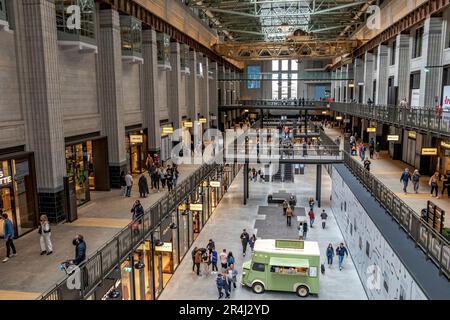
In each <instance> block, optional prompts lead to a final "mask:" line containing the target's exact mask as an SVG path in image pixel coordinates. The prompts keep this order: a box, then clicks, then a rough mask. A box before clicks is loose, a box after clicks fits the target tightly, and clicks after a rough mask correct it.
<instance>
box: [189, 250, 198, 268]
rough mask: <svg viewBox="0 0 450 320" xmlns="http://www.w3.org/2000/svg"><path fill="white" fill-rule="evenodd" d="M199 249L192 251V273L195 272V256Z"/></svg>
mask: <svg viewBox="0 0 450 320" xmlns="http://www.w3.org/2000/svg"><path fill="white" fill-rule="evenodd" d="M197 250H198V248H197V247H195V248H194V249H193V250H192V251H191V256H192V272H195V271H194V269H195V254H196V253H197Z"/></svg>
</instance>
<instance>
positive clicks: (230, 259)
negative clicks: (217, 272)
mask: <svg viewBox="0 0 450 320" xmlns="http://www.w3.org/2000/svg"><path fill="white" fill-rule="evenodd" d="M227 264H228V267H229V266H230V265H231V264H234V256H233V252H231V251H230V252H228V256H227Z"/></svg>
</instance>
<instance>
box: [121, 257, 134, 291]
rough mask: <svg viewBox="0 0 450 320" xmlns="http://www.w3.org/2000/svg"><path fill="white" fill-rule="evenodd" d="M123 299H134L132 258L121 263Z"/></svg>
mask: <svg viewBox="0 0 450 320" xmlns="http://www.w3.org/2000/svg"><path fill="white" fill-rule="evenodd" d="M120 274H121V285H122V300H134V295H133V281H132V280H133V268H132V263H131V259H127V260H125V261H124V262H122V264H121V265H120Z"/></svg>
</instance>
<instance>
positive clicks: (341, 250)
mask: <svg viewBox="0 0 450 320" xmlns="http://www.w3.org/2000/svg"><path fill="white" fill-rule="evenodd" d="M336 255H337V256H338V258H339V270H342V264H343V262H344V258H345V256H347V257H348V250H347V248H346V247H345V246H344V244H343V243H342V242H341V244H340V245H339V247H337V249H336Z"/></svg>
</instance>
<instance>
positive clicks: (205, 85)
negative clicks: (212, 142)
mask: <svg viewBox="0 0 450 320" xmlns="http://www.w3.org/2000/svg"><path fill="white" fill-rule="evenodd" d="M200 61H201V62H202V64H203V78H202V79H201V80H200V82H201V84H200V88H201V91H200V101H201V103H200V111H199V112H200V115H201V116H204V117H208V112H209V79H208V76H209V75H208V70H209V60H208V57H207V56H201V57H200ZM208 127H209V126H208V124H207V123H205V124H203V129H206V128H208Z"/></svg>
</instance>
